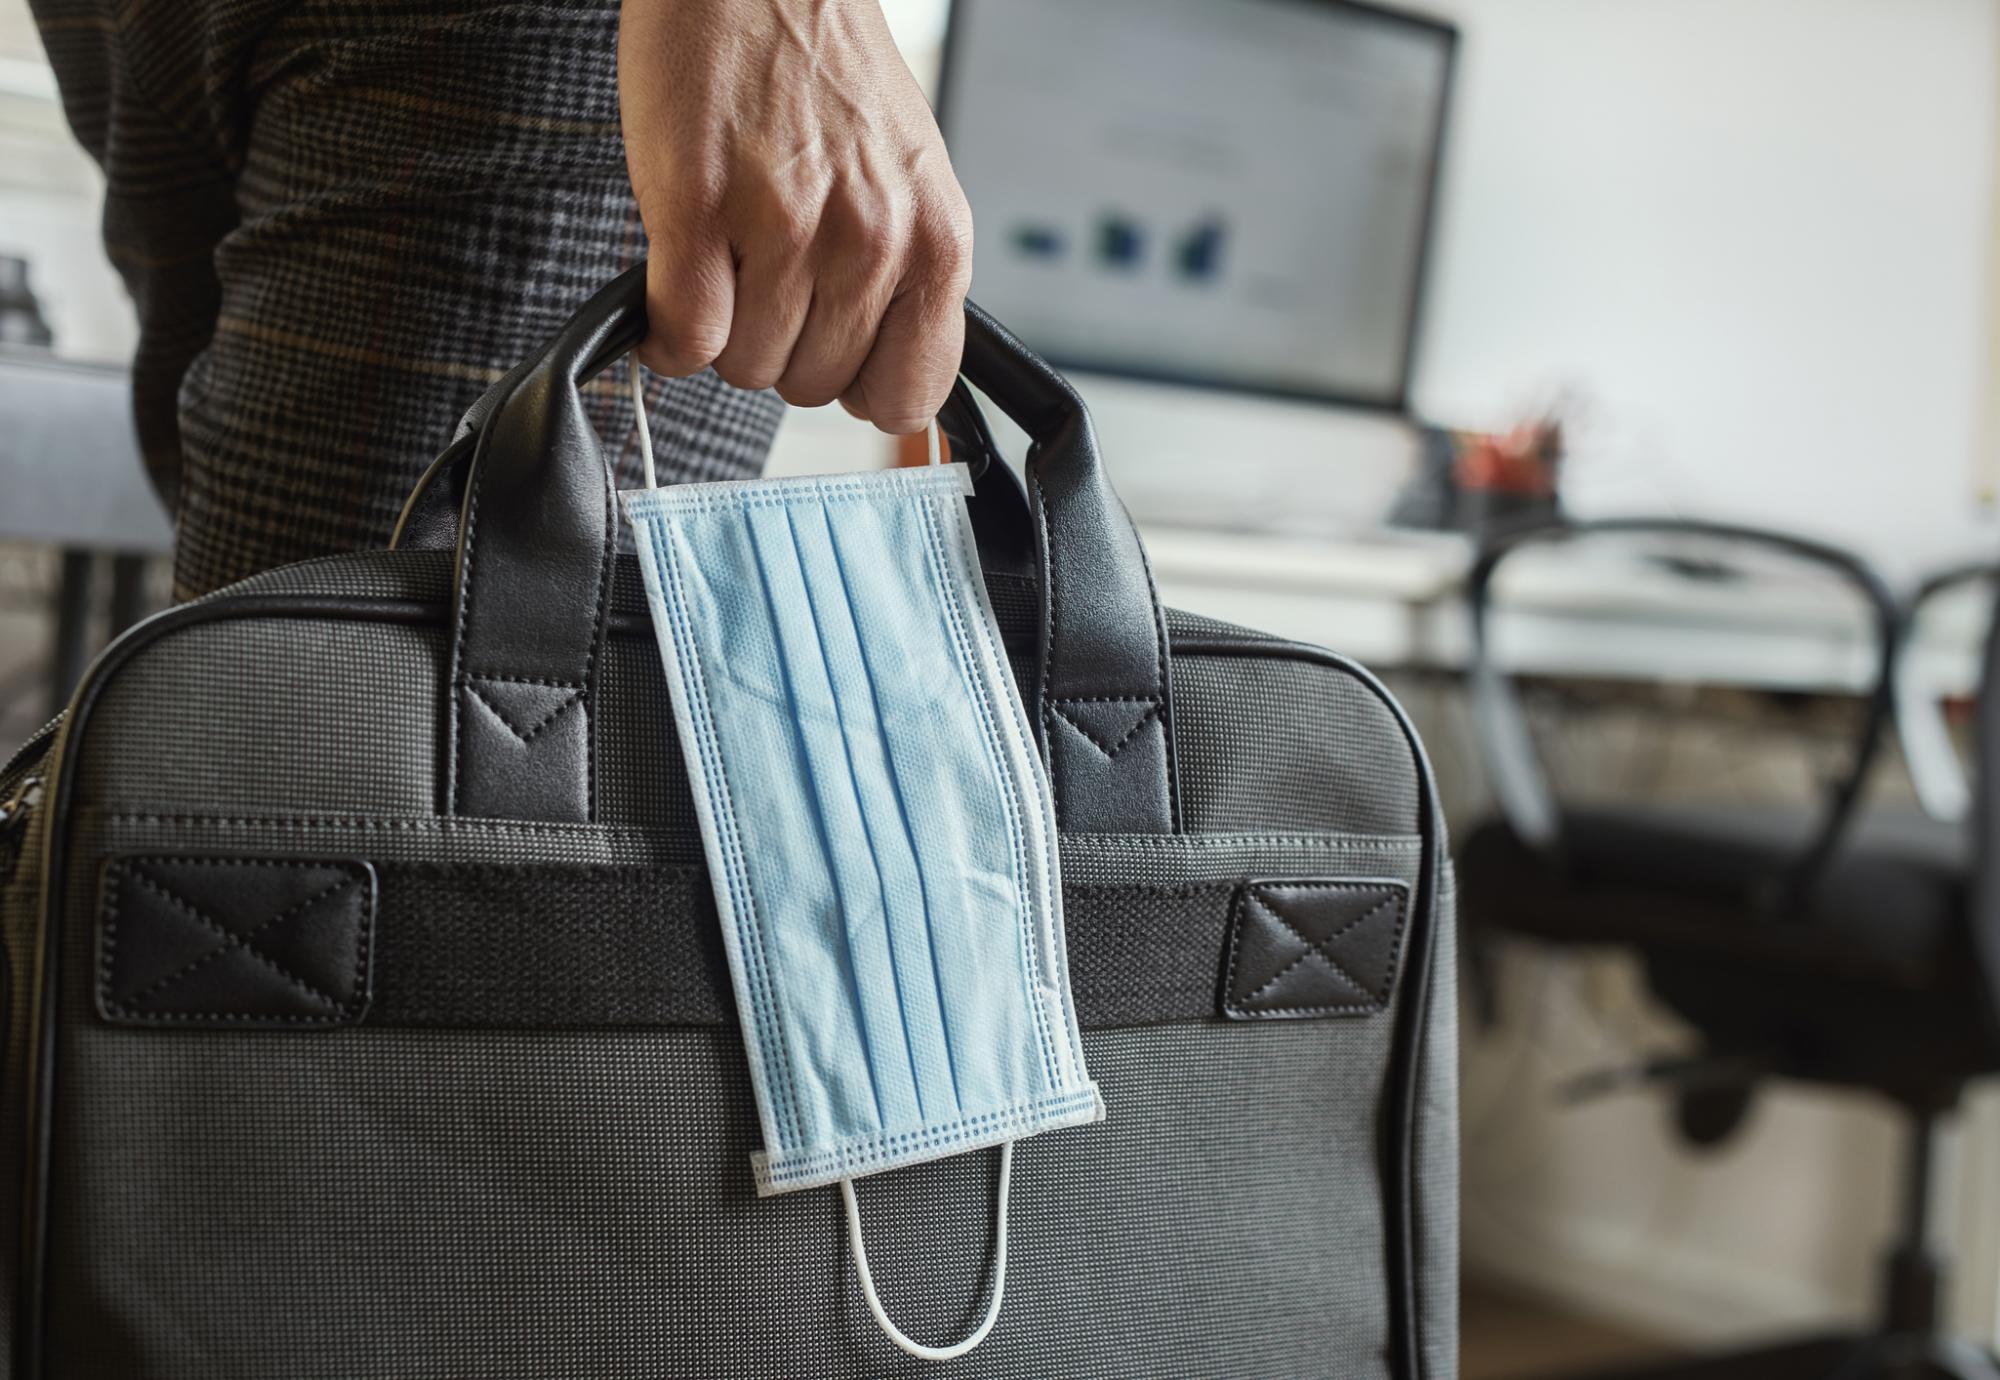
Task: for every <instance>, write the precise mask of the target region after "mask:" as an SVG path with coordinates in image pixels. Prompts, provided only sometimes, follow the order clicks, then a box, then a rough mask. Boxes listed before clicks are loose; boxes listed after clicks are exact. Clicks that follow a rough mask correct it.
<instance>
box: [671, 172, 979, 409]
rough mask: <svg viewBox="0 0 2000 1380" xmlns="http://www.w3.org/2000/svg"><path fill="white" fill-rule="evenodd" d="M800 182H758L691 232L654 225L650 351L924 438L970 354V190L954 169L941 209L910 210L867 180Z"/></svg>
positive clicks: (677, 370)
mask: <svg viewBox="0 0 2000 1380" xmlns="http://www.w3.org/2000/svg"><path fill="white" fill-rule="evenodd" d="M799 190H800V189H798V188H796V187H792V188H786V189H783V194H779V193H778V192H777V191H776V190H774V189H769V188H766V189H764V190H760V191H759V192H758V193H757V194H756V195H755V196H753V197H748V198H745V199H744V200H743V201H739V202H738V203H737V204H735V205H725V206H723V207H721V208H719V209H718V213H717V214H716V215H714V216H713V217H712V218H711V219H710V220H709V221H708V222H706V223H702V222H697V223H696V224H695V225H694V226H693V227H688V226H684V225H680V224H675V223H673V222H671V221H669V223H668V224H667V225H665V226H663V227H662V228H661V229H660V230H659V231H652V226H651V225H650V224H649V226H648V229H649V232H652V233H651V234H650V238H651V240H652V251H651V258H650V260H649V263H648V267H647V313H648V320H649V322H650V323H651V325H650V329H649V331H648V334H647V336H646V339H645V341H644V343H643V344H642V345H641V347H640V350H639V357H640V359H641V360H642V361H643V362H644V363H645V364H646V365H648V366H649V367H650V368H652V369H653V370H655V371H656V372H658V373H662V374H669V375H684V374H691V373H696V372H698V371H700V370H701V369H704V368H707V367H710V366H713V367H714V369H715V371H716V373H717V374H719V375H721V377H722V378H723V379H724V380H725V381H726V382H728V383H731V384H733V385H735V386H736V387H738V388H746V389H761V388H772V387H775V388H776V389H777V390H778V393H779V395H780V396H781V397H783V398H784V399H785V400H786V401H787V402H789V403H792V404H793V405H794V406H799V407H819V406H823V405H825V404H826V403H829V402H832V401H833V400H835V399H836V398H837V399H839V400H840V402H841V404H842V405H843V406H844V407H846V409H847V410H848V411H849V412H851V413H853V414H854V415H856V416H858V417H862V418H865V419H867V420H869V421H872V422H873V423H874V424H875V426H876V427H878V428H879V429H881V430H883V431H887V432H892V433H898V434H901V433H907V432H913V431H921V430H922V429H923V428H924V426H925V425H926V424H927V423H928V422H929V421H930V419H931V418H932V417H933V416H934V415H936V412H937V410H938V408H939V407H941V406H942V405H943V404H944V399H945V396H946V395H947V394H948V393H949V392H950V391H951V385H952V382H953V380H954V378H955V377H956V376H957V371H958V365H959V357H960V355H961V353H962V351H963V347H964V334H965V322H964V315H963V310H962V308H963V303H964V300H965V290H966V286H967V283H968V282H969V280H970V278H971V272H972V231H971V215H970V212H969V210H967V208H966V206H965V202H964V197H963V195H962V194H961V193H959V191H958V188H957V184H956V183H955V182H951V181H949V180H948V177H947V180H946V181H945V182H944V184H943V186H942V187H941V188H940V189H938V190H937V191H934V192H933V193H931V194H930V195H929V196H928V198H927V199H928V200H930V201H932V202H933V203H941V204H934V205H933V206H932V207H931V208H930V209H929V210H928V211H926V212H923V213H920V214H917V215H915V216H913V215H912V214H911V213H910V212H909V211H908V210H903V209H900V208H899V205H898V203H899V201H901V202H902V203H903V204H904V205H907V204H908V198H907V197H898V196H897V195H895V194H894V193H893V192H890V191H887V190H883V189H879V188H877V187H875V186H874V185H873V184H871V183H870V182H869V181H868V179H866V178H865V177H855V178H852V179H851V180H850V181H849V182H846V183H839V182H837V183H836V184H835V185H834V186H833V187H831V188H829V189H826V190H825V191H824V192H822V193H821V194H819V195H808V196H800V195H799V194H798V193H799ZM744 201H747V202H748V203H749V204H744ZM709 225H712V226H713V227H715V228H713V229H709V228H707V227H708V226H709ZM732 246H736V247H735V248H734V249H732Z"/></svg>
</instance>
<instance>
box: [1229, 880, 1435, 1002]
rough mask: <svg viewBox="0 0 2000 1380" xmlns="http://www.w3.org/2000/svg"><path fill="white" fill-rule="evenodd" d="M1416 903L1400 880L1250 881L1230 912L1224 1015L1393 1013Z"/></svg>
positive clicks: (1240, 892) (1245, 884)
mask: <svg viewBox="0 0 2000 1380" xmlns="http://www.w3.org/2000/svg"><path fill="white" fill-rule="evenodd" d="M1409 896H1410V889H1409V888H1408V887H1406V886H1404V885H1403V884H1402V883H1401V882H1399V881H1395V880H1393V879H1388V880H1376V879H1368V880H1355V879H1353V878H1346V877H1317V878H1316V877H1272V878H1261V879H1252V880H1250V881H1246V882H1245V883H1244V884H1243V886H1242V887H1240V888H1239V889H1238V890H1237V892H1236V897H1235V903H1234V905H1233V906H1232V907H1231V911H1230V916H1231V922H1230V927H1229V958H1228V962H1227V964H1226V966H1225V968H1224V971H1223V981H1222V1014H1223V1015H1225V1016H1227V1017H1229V1018H1230V1019H1231V1020H1236V1021H1274V1020H1316V1019H1324V1018H1326V1017H1329V1016H1372V1015H1374V1014H1375V1013H1377V1012H1379V1011H1383V1010H1386V1009H1387V1008H1388V1005H1389V998H1390V996H1391V995H1392V994H1393V993H1394V992H1395V990H1396V960H1397V957H1398V953H1399V951H1400V950H1401V948H1402V943H1403V924H1404V920H1405V919H1406V917H1407V915H1408V910H1409V906H1408V902H1409Z"/></svg>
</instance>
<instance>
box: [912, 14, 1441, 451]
mask: <svg viewBox="0 0 2000 1380" xmlns="http://www.w3.org/2000/svg"><path fill="white" fill-rule="evenodd" d="M1271 2H1272V3H1278V4H1292V5H1297V6H1302V7H1306V8H1312V9H1331V10H1345V11H1347V12H1349V13H1352V14H1361V15H1366V16H1368V17H1369V18H1371V19H1375V20H1380V21H1383V22H1385V23H1389V24H1392V25H1400V26H1403V27H1406V28H1412V29H1421V30H1423V31H1425V32H1426V33H1429V34H1432V35H1435V36H1437V37H1440V38H1442V39H1443V40H1444V79H1443V81H1441V82H1440V83H1439V85H1438V100H1437V108H1436V111H1435V116H1436V120H1437V138H1436V139H1435V140H1434V141H1433V142H1432V145H1431V157H1430V167H1429V168H1428V169H1427V170H1426V175H1425V177H1424V193H1423V195H1424V200H1423V209H1422V211H1421V213H1420V214H1419V216H1418V232H1417V233H1418V243H1417V264H1416V272H1415V274H1414V275H1413V276H1412V279H1411V283H1410V302H1409V313H1408V317H1407V322H1408V325H1407V329H1406V330H1405V331H1404V334H1403V357H1402V359H1401V361H1400V362H1399V367H1398V369H1397V372H1396V386H1395V388H1394V389H1393V390H1392V391H1391V392H1390V393H1388V394H1382V395H1378V394H1372V393H1349V392H1344V391H1342V390H1340V389H1337V388H1303V387H1298V386H1296V385H1290V384H1283V383H1277V382H1270V383H1258V382H1256V381H1254V380H1249V379H1242V378H1233V377H1229V376H1227V375H1219V374H1205V373H1200V372H1195V371H1184V370H1177V369H1148V368H1144V367H1140V366H1134V365H1129V364H1119V363H1116V362H1112V361H1106V360H1101V359H1097V360H1093V359H1085V358H1080V357H1077V356H1073V355H1066V354H1063V353H1061V352H1039V351H1038V352H1039V353H1043V356H1044V358H1046V359H1047V360H1048V361H1049V363H1051V364H1053V365H1055V366H1056V367H1057V368H1059V369H1066V370H1071V371H1074V372H1076V373H1081V374H1098V375H1102V376H1104V377H1107V378H1121V379H1133V380H1137V381H1139V382H1144V383H1160V384H1171V385H1174V386H1176V387H1183V388H1202V389H1209V390H1213V391H1217V392H1225V393H1239V394H1246V395H1249V396H1252V397H1264V398H1284V399H1287V400H1290V401H1292V402H1308V403H1325V404H1332V405H1336V406H1340V407H1347V408H1355V409H1359V410H1363V411H1369V412H1383V413H1390V414H1393V415H1396V416H1403V417H1407V416H1409V415H1410V382H1411V375H1412V373H1413V372H1414V371H1415V367H1416V356H1417V346H1418V338H1419V337H1420V336H1421V334H1422V332H1423V322H1424V315H1425V306H1426V303H1427V302H1428V300H1429V295H1430V269H1431V253H1432V250H1433V249H1434V247H1435V246H1434V243H1433V238H1434V235H1435V233H1436V228H1437V206H1438V192H1439V188H1440V186H1441V184H1442V182H1443V174H1444V159H1445V146H1446V143H1447V140H1448V139H1449V137H1450V132H1451V124H1450V121H1451V97H1452V88H1453V86H1454V85H1455V84H1456V80H1457V74H1458V43H1459V31H1458V26H1457V25H1455V24H1452V23H1450V22H1449V21H1447V20H1444V19H1440V18H1438V17H1436V16H1433V15H1428V14H1423V13H1420V12H1417V11H1414V10H1406V9H1396V8H1391V7H1389V6H1386V5H1377V4H1370V3H1368V2H1367V0H1271ZM979 3H992V0H948V4H947V7H946V12H945V29H944V44H943V47H942V49H941V50H940V52H939V55H938V77H937V89H936V91H935V92H934V93H933V95H932V103H931V113H932V116H933V117H934V118H935V119H936V120H937V123H938V128H939V130H940V131H941V132H942V133H943V134H944V141H945V149H946V151H947V152H949V151H950V149H951V129H950V127H949V126H948V125H947V124H946V123H945V111H946V109H947V108H948V103H947V94H948V93H949V92H950V90H951V83H952V75H953V72H954V70H955V64H956V62H957V61H958V60H959V59H960V58H961V57H962V56H963V45H962V42H961V39H962V35H961V34H960V31H959V23H960V16H961V14H962V12H963V11H964V10H965V9H966V8H967V7H968V6H969V5H973V4H979ZM978 252H979V251H978V247H977V242H976V240H975V244H974V249H973V254H974V256H975V259H976V257H977V255H978ZM1032 343H1033V342H1030V344H1032Z"/></svg>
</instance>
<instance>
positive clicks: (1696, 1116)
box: [1674, 1083, 1751, 1150]
mask: <svg viewBox="0 0 2000 1380" xmlns="http://www.w3.org/2000/svg"><path fill="white" fill-rule="evenodd" d="M1750 1097H1751V1085H1750V1084H1748V1083H1710V1084H1707V1085H1706V1086H1703V1087H1693V1088H1683V1089H1681V1091H1680V1094H1679V1095H1678V1096H1677V1097H1676V1098H1675V1099H1674V1124H1675V1125H1676V1126H1677V1127H1678V1128H1679V1130H1680V1133H1681V1136H1682V1137H1683V1138H1684V1139H1685V1140H1686V1141H1687V1142H1688V1144H1690V1145H1694V1146H1698V1147H1700V1148H1701V1149H1703V1150H1707V1149H1712V1148H1713V1147H1715V1146H1717V1145H1720V1144H1722V1142H1723V1141H1725V1140H1727V1139H1729V1137H1730V1136H1732V1135H1734V1134H1735V1133H1736V1129H1737V1128H1738V1127H1739V1126H1741V1125H1742V1124H1743V1119H1744V1117H1746V1116H1748V1115H1749V1113H1750Z"/></svg>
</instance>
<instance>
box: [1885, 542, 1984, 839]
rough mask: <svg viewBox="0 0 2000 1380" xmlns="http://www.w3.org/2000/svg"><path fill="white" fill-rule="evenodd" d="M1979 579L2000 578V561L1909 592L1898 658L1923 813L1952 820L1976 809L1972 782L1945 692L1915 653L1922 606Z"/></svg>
mask: <svg viewBox="0 0 2000 1380" xmlns="http://www.w3.org/2000/svg"><path fill="white" fill-rule="evenodd" d="M1979 580H1996V581H2000V565H1993V564H1980V565H1963V566H1955V567H1953V568H1951V569H1949V570H1943V571H1939V572H1938V573H1937V574H1935V575H1932V576H1930V577H1929V578H1928V579H1926V580H1925V581H1924V582H1923V583H1922V584H1921V585H1919V586H1918V587H1917V589H1916V591H1915V593H1913V594H1912V595H1911V596H1910V601H1909V603H1908V604H1907V605H1906V606H1905V610H1904V616H1903V632H1904V636H1903V646H1902V649H1901V652H1900V654H1899V655H1898V656H1897V658H1896V680H1895V714H1896V737H1897V738H1898V739H1899V740H1900V741H1901V742H1902V745H1903V760H1904V762H1905V764H1906V765H1907V766H1908V767H1909V771H1910V784H1911V785H1912V786H1914V787H1915V788H1916V792H1917V801H1918V803H1919V804H1921V805H1922V806H1923V808H1924V813H1925V814H1927V815H1929V816H1930V817H1931V818H1933V819H1936V820H1942V821H1945V822H1948V823H1951V822H1957V821H1960V820H1963V819H1965V818H1967V817H1968V816H1969V815H1970V814H1971V813H1972V783H1971V782H1970V781H1969V780H1968V779H1967V777H1966V773H1965V768H1964V767H1963V766H1962V765H1961V764H1960V762H1959V760H1958V752H1957V750H1956V749H1955V748H1954V747H1953V746H1952V742H1951V730H1950V728H1949V726H1948V725H1947V724H1946V722H1945V717H1944V708H1943V698H1944V697H1943V696H1942V695H1941V694H1940V693H1939V692H1938V690H1937V687H1935V686H1934V685H1932V684H1930V683H1929V682H1928V681H1926V680H1925V679H1924V676H1923V666H1922V664H1921V663H1920V662H1919V661H1918V660H1917V656H1916V638H1915V636H1914V634H1915V632H1916V630H1917V619H1918V617H1919V615H1921V613H1922V612H1923V609H1924V606H1925V605H1926V604H1929V603H1930V602H1931V601H1932V600H1933V599H1935V598H1937V597H1938V596H1939V595H1941V594H1944V593H1946V592H1947V591H1950V590H1953V589H1957V588H1959V587H1960V586H1962V585H1968V584H1972V583H1974V582H1975V581H1979Z"/></svg>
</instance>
